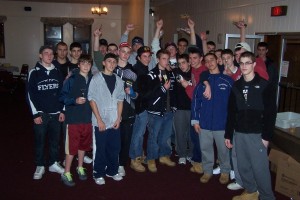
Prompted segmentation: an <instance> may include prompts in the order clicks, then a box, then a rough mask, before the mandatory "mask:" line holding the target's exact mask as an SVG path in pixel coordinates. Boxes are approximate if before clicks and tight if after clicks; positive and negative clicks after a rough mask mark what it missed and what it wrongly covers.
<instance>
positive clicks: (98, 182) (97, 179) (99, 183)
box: [95, 177, 105, 185]
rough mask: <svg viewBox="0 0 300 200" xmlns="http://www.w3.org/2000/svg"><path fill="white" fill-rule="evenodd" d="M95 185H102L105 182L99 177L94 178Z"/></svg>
mask: <svg viewBox="0 0 300 200" xmlns="http://www.w3.org/2000/svg"><path fill="white" fill-rule="evenodd" d="M95 183H96V184H97V185H104V184H105V180H104V178H103V177H100V178H95Z"/></svg>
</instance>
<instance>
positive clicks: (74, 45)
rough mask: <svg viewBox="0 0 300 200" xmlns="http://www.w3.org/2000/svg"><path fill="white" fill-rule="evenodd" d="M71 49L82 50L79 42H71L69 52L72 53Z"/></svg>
mask: <svg viewBox="0 0 300 200" xmlns="http://www.w3.org/2000/svg"><path fill="white" fill-rule="evenodd" d="M73 48H79V49H82V47H81V44H80V43H79V42H73V43H72V44H71V45H70V51H72V49H73Z"/></svg>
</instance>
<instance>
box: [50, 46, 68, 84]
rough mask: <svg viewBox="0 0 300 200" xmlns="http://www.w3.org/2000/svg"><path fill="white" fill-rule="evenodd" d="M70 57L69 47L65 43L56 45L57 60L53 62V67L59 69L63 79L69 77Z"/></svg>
mask: <svg viewBox="0 0 300 200" xmlns="http://www.w3.org/2000/svg"><path fill="white" fill-rule="evenodd" d="M67 55H68V45H67V44H66V43H64V42H59V43H57V45H56V58H55V59H54V60H53V62H52V63H53V65H55V67H57V68H58V69H59V71H60V72H61V74H62V76H63V78H66V77H67V75H68V66H69V65H70V61H69V59H68V57H67Z"/></svg>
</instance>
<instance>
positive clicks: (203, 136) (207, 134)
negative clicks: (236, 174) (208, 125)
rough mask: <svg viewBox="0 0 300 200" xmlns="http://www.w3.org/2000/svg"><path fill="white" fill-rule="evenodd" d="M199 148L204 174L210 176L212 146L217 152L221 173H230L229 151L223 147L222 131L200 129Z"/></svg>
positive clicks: (212, 156) (212, 155)
mask: <svg viewBox="0 0 300 200" xmlns="http://www.w3.org/2000/svg"><path fill="white" fill-rule="evenodd" d="M199 139H200V148H201V154H202V166H203V171H204V173H205V174H212V172H213V166H214V161H215V159H214V144H213V142H214V141H215V143H216V146H217V150H218V159H219V161H220V169H221V173H227V174H228V173H229V172H230V168H231V167H230V160H229V149H228V148H227V147H226V146H225V142H224V131H210V130H205V129H201V133H200V134H199Z"/></svg>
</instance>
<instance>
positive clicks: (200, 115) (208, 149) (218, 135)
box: [191, 53, 233, 184]
mask: <svg viewBox="0 0 300 200" xmlns="http://www.w3.org/2000/svg"><path fill="white" fill-rule="evenodd" d="M204 59H205V65H206V67H207V68H208V70H209V74H208V79H207V80H208V82H209V84H210V88H211V94H212V95H211V98H210V99H207V98H206V97H204V96H203V92H204V90H205V85H204V84H202V83H199V84H198V85H197V87H196V88H195V91H194V95H193V99H192V108H191V110H192V111H191V112H192V120H191V123H192V125H193V126H194V129H195V131H196V132H197V133H198V135H199V140H200V147H201V153H202V165H203V171H204V175H203V176H202V177H201V178H200V182H201V183H207V182H208V181H209V180H210V179H211V177H212V172H213V165H214V147H213V146H214V145H213V144H214V142H215V144H216V146H217V150H218V159H219V161H220V168H221V176H220V178H219V182H220V183H221V184H226V183H228V181H229V172H230V160H229V150H228V149H227V148H226V146H225V144H224V132H225V125H226V117H227V103H228V98H229V95H230V91H231V87H232V84H233V80H232V79H231V78H230V77H229V76H227V75H224V74H222V73H220V70H219V68H218V64H217V56H216V55H215V54H214V53H208V54H206V55H205V57H204Z"/></svg>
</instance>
